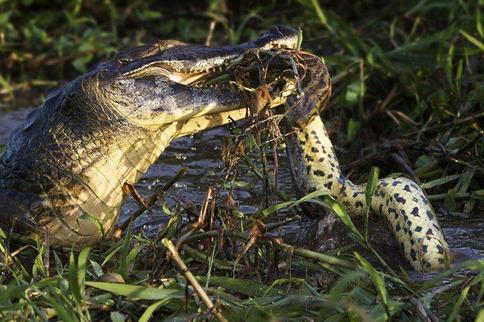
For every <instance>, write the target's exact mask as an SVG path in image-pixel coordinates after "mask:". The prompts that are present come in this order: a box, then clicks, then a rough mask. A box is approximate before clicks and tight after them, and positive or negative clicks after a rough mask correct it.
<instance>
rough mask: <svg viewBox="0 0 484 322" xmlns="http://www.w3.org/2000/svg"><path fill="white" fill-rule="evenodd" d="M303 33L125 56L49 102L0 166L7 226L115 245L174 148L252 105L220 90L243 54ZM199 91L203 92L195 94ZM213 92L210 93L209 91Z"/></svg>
mask: <svg viewBox="0 0 484 322" xmlns="http://www.w3.org/2000/svg"><path fill="white" fill-rule="evenodd" d="M296 43H297V32H296V31H294V30H293V29H290V28H286V27H281V26H279V27H273V28H272V29H270V30H269V31H268V32H266V33H264V34H262V35H261V36H260V37H259V38H257V39H256V40H254V41H249V42H246V43H243V44H240V45H236V46H226V47H219V48H210V47H206V46H201V45H192V44H186V43H183V42H180V41H176V40H166V41H158V42H157V43H154V44H151V45H145V46H141V47H137V48H134V49H128V50H124V51H121V52H119V53H118V54H116V55H115V56H114V57H113V58H112V59H110V60H108V61H106V62H102V63H100V64H99V65H97V66H96V67H94V68H93V69H91V70H90V71H88V72H87V73H86V74H84V75H82V76H80V77H78V78H76V79H75V80H73V81H71V82H70V83H68V84H66V85H65V86H62V87H60V88H59V89H57V90H55V91H53V92H52V93H51V94H50V95H48V97H47V99H46V100H45V102H44V103H43V104H42V105H41V106H40V107H38V108H37V109H35V111H33V112H32V113H31V114H30V115H28V117H27V119H26V121H25V124H24V125H23V126H22V127H21V128H19V129H17V130H16V131H15V132H14V133H13V134H12V136H11V138H10V142H9V143H8V145H7V147H6V150H5V152H4V154H3V155H2V157H1V159H0V225H1V227H3V228H4V230H7V231H10V230H13V231H16V232H19V233H21V234H23V235H26V236H34V235H42V236H44V235H45V236H48V241H49V243H50V244H56V245H74V244H75V245H76V246H78V247H82V246H83V245H90V244H94V243H96V242H98V241H99V240H101V239H103V238H106V237H110V236H111V235H112V234H113V233H114V231H115V228H116V223H117V221H118V219H119V216H120V212H121V206H122V205H123V203H124V201H125V199H126V197H127V195H126V193H125V191H124V190H123V185H125V184H126V183H128V184H135V183H136V182H137V181H138V180H139V179H140V177H141V175H142V174H143V173H145V172H146V171H147V169H148V167H149V166H150V165H151V164H152V163H154V162H155V161H156V160H157V159H158V158H159V156H160V154H161V153H162V152H163V150H164V149H165V148H166V147H167V145H168V144H169V143H170V141H171V140H172V139H173V138H175V137H177V136H179V135H181V133H182V132H183V133H187V132H190V131H192V130H193V129H195V128H196V125H197V124H199V123H200V122H197V117H198V118H200V117H202V116H204V115H211V114H212V115H213V114H216V116H217V117H214V118H210V119H209V120H210V121H209V122H203V121H204V120H203V119H202V123H203V125H202V126H203V127H204V128H208V127H211V126H216V125H220V124H222V123H224V122H226V121H227V118H225V119H224V118H223V116H221V115H222V114H221V112H223V111H230V110H236V109H240V108H244V107H247V106H250V105H253V104H252V103H251V102H250V100H251V98H250V96H248V95H247V93H246V92H244V91H242V90H237V89H236V88H234V87H221V88H214V87H210V86H208V84H209V83H208V81H207V80H208V79H211V78H214V77H216V76H217V75H221V74H223V73H224V71H225V70H226V69H227V68H230V67H231V66H233V65H234V64H237V62H238V61H240V60H241V59H242V58H243V56H244V54H245V53H247V52H253V51H257V50H270V49H272V48H294V47H295V46H296ZM195 84H196V86H195ZM205 85H207V86H205Z"/></svg>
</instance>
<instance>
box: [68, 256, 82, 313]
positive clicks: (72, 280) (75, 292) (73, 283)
mask: <svg viewBox="0 0 484 322" xmlns="http://www.w3.org/2000/svg"><path fill="white" fill-rule="evenodd" d="M67 281H68V283H69V289H70V290H71V293H72V296H74V300H75V301H76V303H77V304H79V305H80V304H81V298H82V295H81V290H80V288H79V276H78V272H77V265H76V259H75V258H74V252H73V251H71V255H70V256H69V271H68V275H67Z"/></svg>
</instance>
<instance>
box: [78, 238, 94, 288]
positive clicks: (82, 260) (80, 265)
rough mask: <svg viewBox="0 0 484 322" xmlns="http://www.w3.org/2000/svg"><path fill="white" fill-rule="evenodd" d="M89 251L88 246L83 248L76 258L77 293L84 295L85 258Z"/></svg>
mask: <svg viewBox="0 0 484 322" xmlns="http://www.w3.org/2000/svg"><path fill="white" fill-rule="evenodd" d="M90 251H91V248H90V247H86V248H84V249H83V250H82V251H81V253H80V254H79V257H78V259H77V277H78V283H79V284H78V285H79V293H80V294H81V296H82V295H84V289H85V282H86V269H87V260H88V258H89V252H90Z"/></svg>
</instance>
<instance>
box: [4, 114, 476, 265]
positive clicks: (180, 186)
mask: <svg viewBox="0 0 484 322" xmlns="http://www.w3.org/2000/svg"><path fill="white" fill-rule="evenodd" d="M30 110H31V109H18V110H15V111H12V112H8V113H5V112H4V113H1V112H0V143H2V144H4V143H6V141H7V140H8V136H9V134H10V133H11V132H12V131H13V129H15V128H16V127H18V126H20V125H21V123H22V121H23V119H24V117H25V116H26V114H27V113H28V112H29V111H30ZM227 134H228V132H227V130H226V129H224V128H217V129H212V130H208V131H205V132H202V133H198V134H195V135H193V136H192V137H183V138H179V139H176V140H174V141H173V142H172V143H171V145H170V147H169V148H168V149H167V150H166V151H165V153H164V154H163V155H162V157H161V158H160V160H159V161H158V162H157V163H155V164H154V165H153V166H152V167H151V168H150V170H149V171H148V172H147V173H146V174H145V176H144V177H143V178H142V180H141V181H140V182H139V184H138V185H137V189H138V191H139V192H140V194H141V195H144V196H147V195H149V194H150V192H151V191H152V189H153V188H154V187H156V186H158V185H163V184H164V183H165V182H167V181H168V180H169V179H170V178H172V177H173V176H174V175H175V174H176V173H177V172H178V171H179V170H180V169H181V168H182V167H187V168H189V172H188V173H187V174H186V175H185V176H184V177H183V178H182V179H181V180H179V181H178V182H177V183H176V184H175V185H174V186H173V187H172V188H171V189H170V191H169V193H168V194H167V200H168V202H169V203H170V204H171V205H174V204H175V203H177V202H182V203H185V204H186V203H193V204H194V205H196V206H199V205H200V204H201V203H202V202H203V199H204V196H205V194H206V191H207V188H208V187H209V186H210V185H214V184H216V182H220V181H221V178H220V176H221V175H220V174H221V172H222V170H223V163H222V161H221V160H220V154H221V151H220V149H221V146H222V142H223V137H224V136H226V135H227ZM281 159H282V164H285V162H284V156H282V157H281ZM238 171H239V174H240V175H239V180H241V181H244V182H249V183H254V185H251V186H250V188H249V189H243V188H238V189H235V191H234V192H235V194H234V197H235V199H236V200H237V201H238V202H239V207H240V210H241V211H243V212H245V213H255V212H256V211H257V210H258V209H259V207H258V205H260V204H262V200H261V198H260V196H262V195H263V192H262V187H261V184H260V183H258V182H257V180H255V178H254V176H253V175H251V174H250V171H249V170H248V169H244V168H243V167H241V166H239V168H238ZM279 187H280V188H281V190H283V191H284V192H286V193H289V194H291V192H292V191H293V189H292V187H291V180H290V174H289V172H288V170H287V167H284V166H281V168H280V173H279ZM136 208H137V206H136V204H135V203H134V202H133V201H132V200H128V202H127V203H126V205H125V206H124V208H123V219H124V218H126V216H127V214H129V213H131V212H132V211H134V210H135V209H136ZM166 221H167V216H166V215H164V214H163V212H162V210H161V209H160V208H157V207H153V208H152V209H150V210H149V211H148V212H147V213H146V214H144V215H143V216H142V217H140V218H139V220H138V221H137V222H136V227H137V228H142V229H144V230H145V232H146V233H147V234H154V233H156V231H158V230H159V229H160V227H161V226H162V225H163V224H164V223H165V222H166ZM377 223H379V224H381V229H382V230H384V229H386V228H384V227H383V225H384V224H383V223H381V222H377ZM441 225H442V226H443V227H444V232H445V235H446V237H447V240H448V242H449V245H450V247H451V248H454V249H458V250H460V252H464V253H466V254H468V255H469V256H471V257H474V256H484V217H482V216H480V217H479V218H474V219H449V218H441ZM316 226H317V223H315V222H314V221H311V220H305V221H301V222H299V223H294V224H291V225H288V226H287V227H285V228H284V230H283V231H280V233H281V234H282V235H283V236H284V238H285V239H286V240H292V241H295V242H297V241H299V243H301V242H302V241H304V240H306V241H307V240H314V238H315V237H314V236H313V235H312V234H314V229H313V228H314V227H316ZM377 236H381V235H378V233H377ZM383 243H385V241H383ZM389 253H390V254H392V253H393V254H395V253H398V252H392V250H390V251H389Z"/></svg>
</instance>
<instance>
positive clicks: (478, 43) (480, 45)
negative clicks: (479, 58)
mask: <svg viewBox="0 0 484 322" xmlns="http://www.w3.org/2000/svg"><path fill="white" fill-rule="evenodd" d="M460 33H461V34H463V35H464V37H466V38H467V40H469V41H470V42H471V43H473V44H474V45H475V46H476V47H477V48H479V49H480V50H482V51H484V43H482V42H481V41H479V40H478V39H477V38H475V37H474V36H472V35H469V34H468V33H467V32H465V31H464V30H460Z"/></svg>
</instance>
